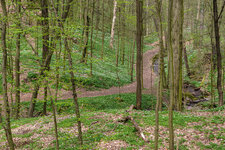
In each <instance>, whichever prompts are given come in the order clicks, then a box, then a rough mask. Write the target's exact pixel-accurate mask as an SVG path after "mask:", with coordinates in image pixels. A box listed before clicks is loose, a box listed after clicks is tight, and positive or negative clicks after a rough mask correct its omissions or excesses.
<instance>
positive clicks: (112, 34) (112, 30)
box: [110, 0, 117, 49]
mask: <svg viewBox="0 0 225 150" xmlns="http://www.w3.org/2000/svg"><path fill="white" fill-rule="evenodd" d="M116 10H117V0H114V8H113V19H112V28H111V38H110V48H111V49H113V41H114V34H115V24H116Z"/></svg>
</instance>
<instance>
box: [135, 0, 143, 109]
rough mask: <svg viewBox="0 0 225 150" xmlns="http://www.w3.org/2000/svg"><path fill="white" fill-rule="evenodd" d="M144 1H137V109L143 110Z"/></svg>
mask: <svg viewBox="0 0 225 150" xmlns="http://www.w3.org/2000/svg"><path fill="white" fill-rule="evenodd" d="M142 13H143V1H142V0H136V15H137V20H136V24H137V25H136V28H137V29H136V30H137V31H136V32H137V33H136V41H137V60H136V80H137V89H136V107H137V109H141V99H142V84H141V82H142V81H141V62H142V30H143V27H142V26H143V18H142Z"/></svg>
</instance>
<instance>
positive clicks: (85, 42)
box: [81, 15, 90, 62]
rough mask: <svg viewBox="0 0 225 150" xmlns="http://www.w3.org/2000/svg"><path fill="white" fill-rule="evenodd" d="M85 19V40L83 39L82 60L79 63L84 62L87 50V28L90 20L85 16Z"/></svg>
mask: <svg viewBox="0 0 225 150" xmlns="http://www.w3.org/2000/svg"><path fill="white" fill-rule="evenodd" d="M85 17H86V25H85V30H84V32H85V38H84V49H83V53H82V59H81V62H86V61H87V58H86V55H87V49H88V37H89V27H90V18H89V17H88V15H87V16H85Z"/></svg>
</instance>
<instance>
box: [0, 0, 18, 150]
mask: <svg viewBox="0 0 225 150" xmlns="http://www.w3.org/2000/svg"><path fill="white" fill-rule="evenodd" d="M1 6H2V11H3V18H4V20H3V21H2V36H1V42H2V44H1V45H2V52H3V57H2V80H3V81H2V94H3V100H4V115H5V121H4V123H3V128H4V130H5V134H6V139H7V142H8V146H9V148H10V149H11V150H14V149H15V147H14V142H13V138H12V131H11V125H10V108H9V101H8V95H7V48H6V27H7V17H8V16H7V10H6V2H5V0H1Z"/></svg>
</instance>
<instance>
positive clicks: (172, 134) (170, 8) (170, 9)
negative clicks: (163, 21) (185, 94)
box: [168, 0, 174, 150]
mask: <svg viewBox="0 0 225 150" xmlns="http://www.w3.org/2000/svg"><path fill="white" fill-rule="evenodd" d="M172 10H173V0H169V7H168V42H169V44H168V48H169V57H170V59H169V61H170V105H169V149H170V150H174V130H173V105H174V66H173V46H172V37H171V32H172V22H173V19H172V18H173V15H172Z"/></svg>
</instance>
